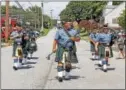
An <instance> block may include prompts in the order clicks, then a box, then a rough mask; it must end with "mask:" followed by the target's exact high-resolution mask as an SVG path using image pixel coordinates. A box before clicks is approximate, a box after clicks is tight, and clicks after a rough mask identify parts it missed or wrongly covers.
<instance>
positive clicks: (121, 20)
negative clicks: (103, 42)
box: [118, 9, 126, 29]
mask: <svg viewBox="0 0 126 90" xmlns="http://www.w3.org/2000/svg"><path fill="white" fill-rule="evenodd" d="M118 24H119V25H120V26H121V27H122V28H123V29H125V28H126V9H125V10H124V11H123V13H122V14H121V15H120V17H118Z"/></svg>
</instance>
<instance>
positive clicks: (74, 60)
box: [55, 44, 78, 63]
mask: <svg viewBox="0 0 126 90" xmlns="http://www.w3.org/2000/svg"><path fill="white" fill-rule="evenodd" d="M74 47H75V46H74ZM64 51H66V52H68V58H69V59H70V62H71V63H78V60H77V55H76V49H75V48H74V49H73V50H72V51H68V50H65V48H64V47H62V46H61V45H59V44H58V48H57V51H56V58H55V61H57V62H60V61H62V59H63V53H64Z"/></svg>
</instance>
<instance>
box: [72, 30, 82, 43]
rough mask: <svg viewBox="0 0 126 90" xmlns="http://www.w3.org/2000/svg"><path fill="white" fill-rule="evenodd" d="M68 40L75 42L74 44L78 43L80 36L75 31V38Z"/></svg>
mask: <svg viewBox="0 0 126 90" xmlns="http://www.w3.org/2000/svg"><path fill="white" fill-rule="evenodd" d="M70 39H71V40H72V41H75V42H79V41H80V39H81V38H80V34H79V32H78V31H76V35H75V37H70Z"/></svg>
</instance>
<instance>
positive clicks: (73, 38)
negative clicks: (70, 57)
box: [70, 37, 80, 42]
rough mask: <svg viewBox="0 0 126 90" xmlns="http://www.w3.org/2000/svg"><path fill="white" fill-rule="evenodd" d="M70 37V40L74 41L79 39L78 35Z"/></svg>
mask: <svg viewBox="0 0 126 90" xmlns="http://www.w3.org/2000/svg"><path fill="white" fill-rule="evenodd" d="M70 39H71V40H72V41H75V42H79V41H80V37H71V38H70Z"/></svg>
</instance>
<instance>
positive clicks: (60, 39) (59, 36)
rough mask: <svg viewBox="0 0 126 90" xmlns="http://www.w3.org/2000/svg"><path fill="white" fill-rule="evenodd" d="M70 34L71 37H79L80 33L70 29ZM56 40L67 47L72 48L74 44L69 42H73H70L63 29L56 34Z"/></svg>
mask: <svg viewBox="0 0 126 90" xmlns="http://www.w3.org/2000/svg"><path fill="white" fill-rule="evenodd" d="M68 33H69V34H70V35H71V36H75V37H79V33H78V32H77V30H74V29H70V30H68ZM55 40H57V41H58V43H59V44H61V45H63V46H65V45H66V44H69V45H71V46H72V45H73V43H72V42H69V41H71V40H70V38H69V37H68V35H67V34H66V33H65V31H64V30H63V29H60V30H58V31H57V32H56V35H55Z"/></svg>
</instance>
